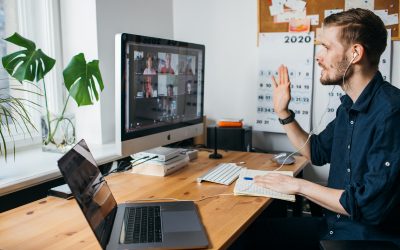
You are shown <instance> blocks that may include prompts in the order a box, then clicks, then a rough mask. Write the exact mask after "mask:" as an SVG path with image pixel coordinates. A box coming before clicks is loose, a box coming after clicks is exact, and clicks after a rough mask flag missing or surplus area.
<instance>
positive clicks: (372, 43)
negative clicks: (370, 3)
mask: <svg viewBox="0 0 400 250" xmlns="http://www.w3.org/2000/svg"><path fill="white" fill-rule="evenodd" d="M330 26H338V27H341V31H340V33H339V39H340V40H341V41H342V42H343V43H344V45H345V46H350V45H352V44H355V43H359V44H361V45H362V46H363V47H364V49H365V52H366V55H367V58H368V60H369V63H370V65H371V66H375V67H376V66H378V64H379V60H380V57H381V55H382V53H383V51H385V48H386V42H387V31H386V28H385V24H384V23H383V22H382V20H381V19H380V18H379V17H378V16H377V15H375V14H374V13H373V12H372V11H370V10H366V9H360V8H357V9H350V10H347V11H344V12H340V13H337V14H333V15H330V16H328V17H326V18H325V20H324V27H330Z"/></svg>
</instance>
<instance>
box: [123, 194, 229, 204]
mask: <svg viewBox="0 0 400 250" xmlns="http://www.w3.org/2000/svg"><path fill="white" fill-rule="evenodd" d="M231 195H234V194H233V193H229V194H216V195H211V196H206V197H204V198H201V199H197V200H183V199H177V198H148V199H137V200H129V201H126V202H125V203H130V202H139V201H164V200H172V201H193V202H199V201H203V200H206V199H210V198H214V197H217V196H231Z"/></svg>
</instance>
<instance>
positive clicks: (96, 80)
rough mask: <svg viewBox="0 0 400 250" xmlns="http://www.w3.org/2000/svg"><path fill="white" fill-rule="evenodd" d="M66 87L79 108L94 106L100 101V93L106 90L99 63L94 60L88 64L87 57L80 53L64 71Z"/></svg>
mask: <svg viewBox="0 0 400 250" xmlns="http://www.w3.org/2000/svg"><path fill="white" fill-rule="evenodd" d="M63 75H64V83H65V87H67V89H68V91H69V94H70V95H71V96H72V98H74V99H75V101H76V103H77V104H78V106H83V105H90V104H93V102H94V99H96V101H97V100H99V93H98V88H99V89H100V92H101V91H102V90H103V89H104V85H103V80H102V78H101V74H100V69H99V61H98V60H93V61H91V62H89V63H87V64H86V60H85V56H84V55H83V53H80V54H78V55H76V56H74V57H73V58H72V59H71V62H70V63H69V64H68V66H67V67H66V68H65V69H64V71H63Z"/></svg>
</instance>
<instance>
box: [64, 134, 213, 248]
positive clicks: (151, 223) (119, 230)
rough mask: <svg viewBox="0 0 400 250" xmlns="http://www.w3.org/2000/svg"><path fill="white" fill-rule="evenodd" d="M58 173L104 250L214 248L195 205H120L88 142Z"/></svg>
mask: <svg viewBox="0 0 400 250" xmlns="http://www.w3.org/2000/svg"><path fill="white" fill-rule="evenodd" d="M58 167H59V168H60V171H61V173H62V175H63V176H64V179H65V182H66V183H67V184H68V186H69V187H70V189H71V191H72V193H73V195H74V196H75V199H76V201H77V202H78V204H79V206H80V208H81V209H82V212H83V214H84V215H85V217H86V220H87V221H88V223H89V225H90V227H91V228H92V230H93V232H94V234H95V235H96V238H97V240H98V241H99V243H100V245H101V247H102V248H103V249H144V248H169V249H171V248H174V249H179V248H181V249H182V248H205V247H207V246H208V239H207V236H206V234H205V231H204V228H203V225H202V224H201V222H200V219H199V215H198V212H197V209H196V206H195V204H194V202H186V201H179V202H149V203H124V204H119V205H117V203H116V201H115V199H114V197H113V195H112V193H111V191H110V189H109V187H108V185H107V182H106V181H105V179H104V177H103V176H102V174H101V173H100V171H99V168H98V167H97V165H96V162H95V160H94V158H93V156H92V154H91V153H90V150H89V148H88V146H87V145H86V143H85V141H84V140H81V141H80V142H79V143H77V144H76V145H75V146H74V147H73V148H72V149H71V150H70V151H68V152H67V153H66V154H65V155H64V156H63V157H61V159H60V160H58Z"/></svg>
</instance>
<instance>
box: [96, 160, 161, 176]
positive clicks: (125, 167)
mask: <svg viewBox="0 0 400 250" xmlns="http://www.w3.org/2000/svg"><path fill="white" fill-rule="evenodd" d="M147 158H149V156H144V157H142V158H139V159H135V160H132V161H130V162H128V163H127V162H124V161H121V162H119V163H118V167H117V168H116V169H114V170H113V171H111V172H108V173H106V174H104V175H103V176H107V175H110V174H113V173H118V172H123V171H127V170H129V169H131V168H132V166H133V164H134V163H135V162H138V161H141V160H144V159H147ZM155 158H157V156H154V157H152V158H150V159H147V160H145V161H142V162H140V163H138V164H136V165H134V166H137V165H140V164H142V163H143V162H146V161H149V160H152V159H155Z"/></svg>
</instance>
